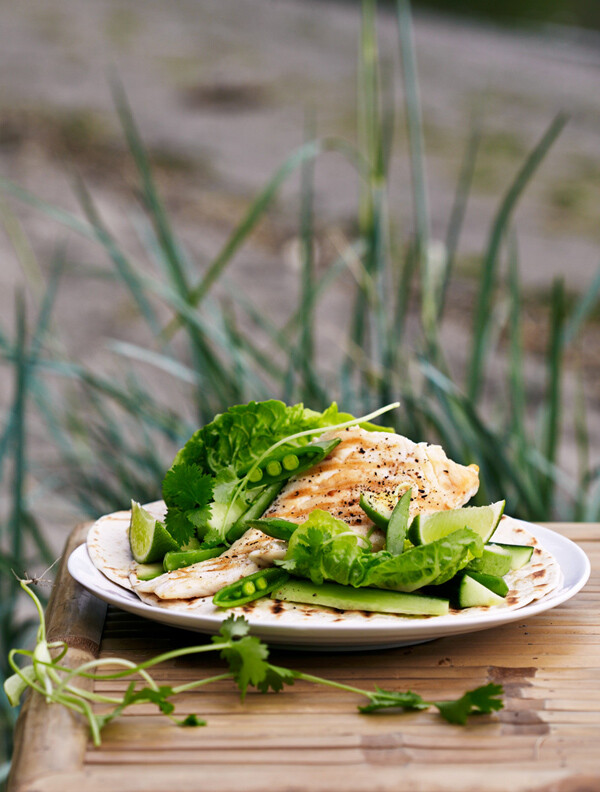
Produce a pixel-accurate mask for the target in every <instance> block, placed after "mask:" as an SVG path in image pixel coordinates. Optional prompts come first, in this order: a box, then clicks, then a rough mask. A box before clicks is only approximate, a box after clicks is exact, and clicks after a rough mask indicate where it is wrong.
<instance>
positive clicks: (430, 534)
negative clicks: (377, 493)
mask: <svg viewBox="0 0 600 792" xmlns="http://www.w3.org/2000/svg"><path fill="white" fill-rule="evenodd" d="M504 503H505V501H498V502H497V503H491V504H490V505H489V506H465V507H464V508H462V509H448V510H447V511H439V512H433V513H432V514H417V515H416V517H415V518H414V520H413V521H412V523H411V525H410V528H409V530H408V538H409V539H410V541H411V542H412V543H413V544H414V545H422V544H429V543H430V542H435V541H436V540H437V539H443V538H444V537H445V536H448V534H451V533H453V532H454V531H458V530H460V529H461V528H469V529H470V530H471V531H474V532H475V533H477V534H479V536H481V538H482V539H483V541H484V542H487V541H488V540H489V538H490V537H491V536H492V534H493V533H494V531H495V530H496V528H497V526H498V523H499V522H500V518H501V517H502V512H503V511H504Z"/></svg>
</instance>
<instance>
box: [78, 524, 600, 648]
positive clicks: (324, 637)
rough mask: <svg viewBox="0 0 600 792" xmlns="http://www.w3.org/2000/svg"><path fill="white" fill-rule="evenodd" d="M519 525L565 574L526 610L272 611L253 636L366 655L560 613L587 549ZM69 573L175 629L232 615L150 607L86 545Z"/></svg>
mask: <svg viewBox="0 0 600 792" xmlns="http://www.w3.org/2000/svg"><path fill="white" fill-rule="evenodd" d="M515 522H520V523H521V524H522V526H523V527H524V528H526V530H527V531H529V533H531V534H533V535H534V536H535V537H536V538H537V539H538V540H539V542H540V544H541V545H542V546H543V547H544V548H545V549H547V550H548V551H549V552H550V553H551V554H552V555H553V556H554V557H555V558H556V559H557V560H558V562H559V565H560V569H561V578H560V583H559V585H558V587H557V588H556V589H555V590H554V591H551V592H550V593H549V594H547V595H546V596H545V597H542V599H540V600H536V601H534V602H531V603H530V604H529V605H525V606H523V607H522V608H517V609H515V610H509V609H506V610H504V609H502V608H495V609H490V610H489V611H486V612H483V613H482V612H478V613H473V614H469V613H468V611H463V612H462V613H461V618H456V617H455V616H454V617H453V616H437V617H432V618H420V617H414V618H405V617H403V618H398V617H393V616H391V617H390V616H389V615H388V616H387V617H386V618H385V619H379V620H378V619H375V620H373V621H367V622H365V621H364V620H363V621H360V622H353V621H352V620H347V621H344V620H343V618H341V619H340V621H339V622H336V623H330V624H302V623H300V624H285V623H281V622H280V621H279V620H278V617H277V615H276V614H273V613H271V612H263V613H261V612H260V611H258V612H256V613H250V614H249V615H248V614H244V615H245V616H246V618H247V619H248V621H249V623H250V625H251V632H252V633H253V634H254V635H257V636H258V637H260V638H262V639H263V640H265V641H268V642H269V643H270V644H272V645H274V646H285V647H288V648H291V647H294V648H302V649H314V650H331V649H335V650H362V649H382V648H387V647H397V646H407V645H409V644H415V643H421V642H423V641H431V640H433V639H435V638H442V637H445V636H448V635H456V634H460V633H469V632H475V631H477V630H485V629H488V628H490V627H497V626H500V625H502V624H508V623H509V622H513V621H522V620H523V619H526V618H529V617H530V616H535V615H536V614H538V613H543V612H544V611H546V610H549V609H550V608H555V607H556V606H557V605H561V604H562V603H563V602H566V601H567V600H568V599H570V598H571V597H573V596H574V595H575V594H576V593H577V592H578V591H579V590H580V589H581V588H582V587H583V586H584V585H585V583H586V581H587V579H588V577H589V575H590V562H589V560H588V558H587V556H586V555H585V553H584V552H583V550H581V549H580V548H579V547H578V546H577V545H576V544H575V543H574V542H571V541H570V540H569V539H566V538H565V537H564V536H561V535H560V534H557V533H555V532H554V531H551V530H549V529H548V528H543V527H542V526H539V525H532V524H531V523H525V522H522V521H520V520H519V521H518V520H515ZM68 569H69V572H70V573H71V575H72V576H73V577H74V578H75V580H77V581H78V582H79V583H81V585H82V586H84V587H85V588H86V589H88V590H89V591H91V592H92V593H93V594H95V595H96V596H97V597H99V598H100V599H102V600H104V601H105V602H108V603H110V604H111V605H115V606H116V607H118V608H121V609H122V610H125V611H129V612H130V613H135V614H138V615H139V616H143V617H145V618H147V619H152V620H154V621H158V622H162V623H163V624H168V625H171V626H173V627H181V628H183V629H186V630H194V631H197V632H202V633H209V634H215V633H217V632H218V630H219V627H220V624H221V622H222V621H223V620H224V619H226V618H227V616H228V615H230V613H231V612H232V611H223V610H220V609H217V608H214V609H211V611H210V612H208V613H207V612H206V610H204V612H202V613H194V612H185V611H174V610H164V609H162V608H159V607H155V606H152V605H147V604H146V603H144V602H142V601H141V600H140V599H139V598H138V597H137V596H136V595H135V594H134V593H133V592H131V591H128V590H127V589H124V588H122V587H121V586H119V585H117V584H116V583H113V582H112V581H110V580H109V579H108V578H107V577H105V576H104V575H103V574H102V573H101V572H100V571H99V570H98V569H96V567H95V566H94V564H93V563H92V561H91V559H90V557H89V554H88V551H87V547H86V545H81V546H80V547H78V548H76V550H74V551H73V553H72V554H71V556H70V558H69V561H68ZM233 612H235V613H243V611H242V610H241V609H233Z"/></svg>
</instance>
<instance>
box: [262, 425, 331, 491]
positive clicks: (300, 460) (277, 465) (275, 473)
mask: <svg viewBox="0 0 600 792" xmlns="http://www.w3.org/2000/svg"><path fill="white" fill-rule="evenodd" d="M341 442H342V441H341V439H340V438H339V437H335V438H334V439H333V440H321V441H317V442H315V443H309V444H308V445H305V446H299V447H298V448H294V450H293V451H290V450H289V448H288V449H284V450H281V449H279V452H276V453H275V454H274V455H273V456H270V457H268V458H267V459H266V460H264V461H263V462H262V464H261V466H260V468H255V469H254V470H252V471H251V472H250V474H249V476H248V485H247V486H248V488H249V489H250V488H252V487H262V486H264V485H265V484H273V483H274V482H276V481H287V479H289V478H290V476H297V475H299V474H300V473H305V472H306V471H307V470H310V468H311V467H314V466H315V465H318V464H319V462H321V461H322V460H323V459H325V457H326V456H329V454H330V453H331V452H332V451H333V449H334V448H335V447H336V446H337V445H339V444H340V443H341ZM259 471H260V472H259Z"/></svg>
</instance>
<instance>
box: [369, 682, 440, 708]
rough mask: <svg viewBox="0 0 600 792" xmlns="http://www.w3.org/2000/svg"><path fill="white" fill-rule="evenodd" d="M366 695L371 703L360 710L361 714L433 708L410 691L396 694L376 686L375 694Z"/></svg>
mask: <svg viewBox="0 0 600 792" xmlns="http://www.w3.org/2000/svg"><path fill="white" fill-rule="evenodd" d="M366 695H368V697H369V703H368V704H365V705H363V706H362V707H359V708H358V709H359V711H360V712H364V713H368V712H377V711H378V710H382V709H392V708H398V707H399V708H401V709H404V710H426V709H429V707H430V706H431V705H430V704H429V703H428V702H427V701H424V700H423V699H422V698H421V696H419V694H418V693H413V692H412V691H410V690H407V691H406V692H405V693H396V692H394V691H391V690H382V689H381V688H380V687H377V686H375V693H366Z"/></svg>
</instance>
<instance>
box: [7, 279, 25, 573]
mask: <svg viewBox="0 0 600 792" xmlns="http://www.w3.org/2000/svg"><path fill="white" fill-rule="evenodd" d="M26 321H27V320H26V313H25V300H24V297H23V294H22V293H17V298H16V333H15V335H16V343H15V352H16V357H15V398H14V408H13V409H14V425H13V432H12V441H13V484H12V510H11V518H10V532H11V538H12V542H11V552H12V555H13V556H14V557H15V558H21V554H22V552H23V541H22V536H23V522H24V517H25V475H26V450H25V444H26V429H25V420H26V412H25V411H26V400H27V384H28V383H27V347H26V344H27V338H26Z"/></svg>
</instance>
